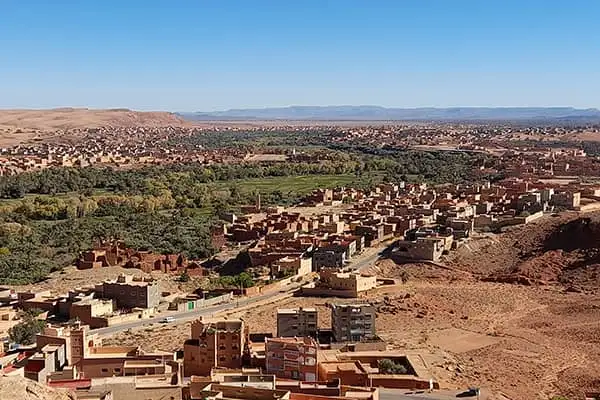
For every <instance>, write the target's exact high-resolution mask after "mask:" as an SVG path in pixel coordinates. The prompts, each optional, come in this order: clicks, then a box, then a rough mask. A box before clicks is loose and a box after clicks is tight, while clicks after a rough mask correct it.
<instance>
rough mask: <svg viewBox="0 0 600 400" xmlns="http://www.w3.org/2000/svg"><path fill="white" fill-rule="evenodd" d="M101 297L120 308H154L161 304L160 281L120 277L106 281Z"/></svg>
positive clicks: (101, 288)
mask: <svg viewBox="0 0 600 400" xmlns="http://www.w3.org/2000/svg"><path fill="white" fill-rule="evenodd" d="M99 289H100V291H101V295H102V297H104V298H107V299H113V300H115V301H116V302H117V307H119V308H152V307H156V306H158V303H159V302H160V289H159V286H158V281H156V280H153V279H146V278H144V279H140V278H134V277H133V276H131V275H119V277H118V278H117V279H116V280H108V281H104V282H103V283H102V285H101V286H100V287H99Z"/></svg>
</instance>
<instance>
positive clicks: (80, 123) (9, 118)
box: [0, 108, 190, 146]
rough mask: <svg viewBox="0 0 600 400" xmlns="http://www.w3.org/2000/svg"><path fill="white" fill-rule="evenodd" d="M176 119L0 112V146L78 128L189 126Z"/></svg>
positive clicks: (121, 113)
mask: <svg viewBox="0 0 600 400" xmlns="http://www.w3.org/2000/svg"><path fill="white" fill-rule="evenodd" d="M189 125H190V123H189V122H187V121H185V120H183V119H182V118H180V117H179V116H177V115H175V114H173V113H168V112H162V111H156V112H155V111H152V112H142V111H131V110H127V109H115V110H90V109H86V108H61V109H53V110H0V145H2V146H10V145H15V144H18V143H23V142H26V141H28V140H31V139H38V140H39V139H44V138H47V137H51V136H55V135H57V134H61V133H65V132H68V131H71V130H77V129H82V128H99V127H161V126H189Z"/></svg>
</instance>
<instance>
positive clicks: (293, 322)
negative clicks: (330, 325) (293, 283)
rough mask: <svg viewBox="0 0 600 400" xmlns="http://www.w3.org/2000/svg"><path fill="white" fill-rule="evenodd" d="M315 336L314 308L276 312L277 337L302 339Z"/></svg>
mask: <svg viewBox="0 0 600 400" xmlns="http://www.w3.org/2000/svg"><path fill="white" fill-rule="evenodd" d="M316 335H317V309H316V308H302V307H300V308H281V309H278V310H277V336H278V337H294V336H297V337H302V336H312V337H315V336H316Z"/></svg>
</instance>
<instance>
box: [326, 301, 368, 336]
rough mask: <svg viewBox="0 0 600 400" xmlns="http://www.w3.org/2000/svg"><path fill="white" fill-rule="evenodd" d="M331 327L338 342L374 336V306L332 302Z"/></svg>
mask: <svg viewBox="0 0 600 400" xmlns="http://www.w3.org/2000/svg"><path fill="white" fill-rule="evenodd" d="M331 329H332V331H333V337H334V339H335V340H336V341H338V342H358V341H362V340H369V339H373V338H375V307H374V306H373V305H371V304H332V305H331Z"/></svg>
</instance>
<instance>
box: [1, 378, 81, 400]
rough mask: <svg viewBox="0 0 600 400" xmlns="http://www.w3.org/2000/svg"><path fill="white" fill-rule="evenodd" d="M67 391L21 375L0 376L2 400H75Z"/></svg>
mask: <svg viewBox="0 0 600 400" xmlns="http://www.w3.org/2000/svg"><path fill="white" fill-rule="evenodd" d="M74 399H75V396H74V395H73V394H72V393H70V392H68V391H66V390H59V389H53V388H50V387H48V386H46V385H43V384H41V383H37V382H34V381H32V380H30V379H27V378H24V377H21V376H0V400H74Z"/></svg>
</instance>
